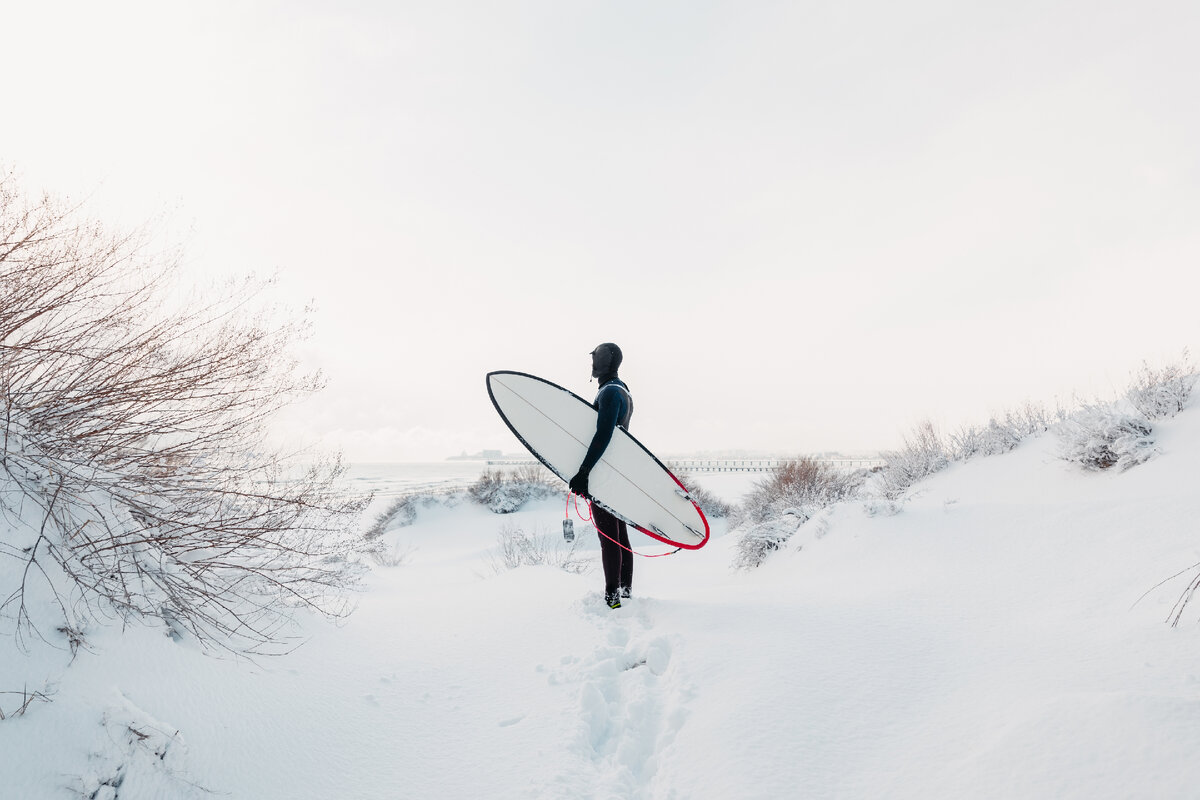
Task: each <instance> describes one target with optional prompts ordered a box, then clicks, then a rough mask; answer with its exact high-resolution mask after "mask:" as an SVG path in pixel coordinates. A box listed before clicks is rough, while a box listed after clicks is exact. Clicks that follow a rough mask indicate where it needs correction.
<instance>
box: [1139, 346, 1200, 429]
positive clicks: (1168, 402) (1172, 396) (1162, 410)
mask: <svg viewBox="0 0 1200 800" xmlns="http://www.w3.org/2000/svg"><path fill="white" fill-rule="evenodd" d="M1197 377H1200V375H1198V374H1197V371H1196V366H1195V365H1194V364H1193V363H1192V360H1191V355H1190V354H1189V353H1188V351H1187V350H1186V349H1185V350H1184V351H1183V356H1182V357H1181V358H1180V360H1179V361H1177V362H1175V363H1173V364H1167V365H1165V366H1163V367H1159V368H1156V367H1152V366H1150V364H1149V363H1146V362H1143V363H1142V367H1141V369H1140V370H1138V372H1137V373H1136V374H1135V375H1134V377H1133V380H1132V381H1131V382H1130V384H1129V388H1128V389H1127V390H1126V391H1125V397H1126V399H1127V400H1128V401H1129V402H1130V403H1131V404H1132V405H1133V407H1134V408H1135V409H1136V410H1137V412H1138V413H1139V414H1141V415H1142V416H1143V417H1145V418H1146V419H1148V420H1157V419H1167V418H1169V417H1173V416H1175V415H1176V414H1178V413H1179V412H1180V411H1182V410H1183V408H1184V406H1186V405H1187V402H1188V400H1189V399H1190V398H1191V396H1192V388H1193V387H1194V386H1195V385H1196V379H1197Z"/></svg>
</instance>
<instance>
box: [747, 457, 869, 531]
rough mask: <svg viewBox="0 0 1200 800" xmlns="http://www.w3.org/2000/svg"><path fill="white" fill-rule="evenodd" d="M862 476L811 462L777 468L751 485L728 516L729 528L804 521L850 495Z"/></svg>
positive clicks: (795, 462)
mask: <svg viewBox="0 0 1200 800" xmlns="http://www.w3.org/2000/svg"><path fill="white" fill-rule="evenodd" d="M865 475H866V473H865V472H862V471H855V472H846V471H844V470H840V469H837V468H836V467H833V466H831V465H830V464H827V463H825V462H822V461H817V460H815V459H812V458H800V459H793V460H791V461H785V462H784V463H782V464H780V465H779V466H778V467H776V468H775V469H774V470H772V471H771V473H770V475H769V476H768V477H767V478H765V479H763V480H761V481H757V482H756V483H755V484H754V488H753V489H751V491H750V493H749V494H747V495H746V497H745V498H744V499H743V500H742V504H741V505H740V506H739V507H738V508H737V509H735V510H734V512H733V514H732V515H731V524H732V525H733V526H734V527H740V526H742V525H744V524H747V523H749V524H752V525H753V524H758V523H760V522H765V521H767V520H771V519H776V518H778V517H781V516H783V515H784V514H789V515H790V516H792V517H801V518H803V519H807V518H808V517H809V516H811V514H812V512H813V511H815V510H817V509H820V508H824V507H825V506H828V505H831V504H833V503H836V502H838V501H839V500H843V499H845V498H847V497H849V496H850V495H852V494H853V493H854V492H855V490H857V489H858V487H859V486H860V485H861V484H862V481H863V478H864V476H865Z"/></svg>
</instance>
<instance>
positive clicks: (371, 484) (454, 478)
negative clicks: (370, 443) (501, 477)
mask: <svg viewBox="0 0 1200 800" xmlns="http://www.w3.org/2000/svg"><path fill="white" fill-rule="evenodd" d="M487 468H488V467H487V462H486V461H459V460H455V461H429V462H422V463H418V462H396V463H365V464H351V465H350V467H349V468H348V469H347V470H346V474H345V475H344V476H342V481H343V483H345V484H346V488H347V489H348V491H349V492H350V493H351V494H355V495H365V494H370V493H372V492H374V494H375V496H376V497H377V498H384V497H396V496H397V495H401V494H407V493H408V492H418V491H430V490H435V491H436V490H449V489H462V488H464V487H467V486H469V485H471V484H472V483H474V482H475V481H476V480H477V479H478V478H479V476H480V475H481V474H483V472H484V471H485V470H486V469H487Z"/></svg>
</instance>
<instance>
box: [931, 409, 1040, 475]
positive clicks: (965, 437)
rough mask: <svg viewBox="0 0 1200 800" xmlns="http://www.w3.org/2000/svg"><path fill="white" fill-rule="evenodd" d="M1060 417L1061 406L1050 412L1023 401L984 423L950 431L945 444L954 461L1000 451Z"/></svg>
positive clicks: (1006, 449)
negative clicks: (1053, 412)
mask: <svg viewBox="0 0 1200 800" xmlns="http://www.w3.org/2000/svg"><path fill="white" fill-rule="evenodd" d="M1062 417H1063V412H1062V411H1061V410H1060V411H1059V412H1058V413H1057V414H1054V415H1052V414H1050V413H1049V412H1047V411H1046V409H1045V407H1044V406H1040V405H1035V404H1033V403H1026V404H1025V405H1024V406H1022V407H1021V408H1018V409H1015V410H1010V411H1007V412H1005V413H1004V414H1003V415H1001V416H995V417H992V418H991V419H990V420H988V423H987V425H984V426H977V425H971V426H968V427H965V428H962V429H961V430H959V431H958V432H957V433H954V434H951V435H950V437H949V441H948V443H947V445H946V448H947V451H948V453H949V456H950V458H952V459H954V460H955V461H966V460H968V459H971V458H974V457H975V456H995V455H1000V454H1002V453H1007V452H1008V451H1010V450H1012V449H1013V448H1015V447H1016V446H1017V445H1018V444H1020V443H1021V442H1022V441H1023V440H1025V439H1027V438H1029V437H1030V436H1036V435H1038V434H1040V433H1044V432H1046V431H1048V430H1050V428H1051V426H1053V425H1054V424H1055V423H1056V422H1059V421H1061V419H1062Z"/></svg>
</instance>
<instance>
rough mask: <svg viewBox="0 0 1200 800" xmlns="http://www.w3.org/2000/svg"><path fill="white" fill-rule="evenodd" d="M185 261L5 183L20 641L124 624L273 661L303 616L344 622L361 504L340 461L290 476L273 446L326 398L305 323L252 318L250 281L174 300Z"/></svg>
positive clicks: (0, 474) (5, 348)
mask: <svg viewBox="0 0 1200 800" xmlns="http://www.w3.org/2000/svg"><path fill="white" fill-rule="evenodd" d="M176 261H177V257H175V256H172V255H170V254H163V253H162V252H161V251H160V250H157V249H154V248H151V247H150V246H149V243H148V241H147V237H146V236H144V235H142V234H140V233H134V234H121V233H112V232H109V231H108V230H106V229H105V228H104V227H103V226H102V225H100V224H99V223H96V222H93V221H90V220H87V219H84V218H82V217H81V214H80V211H79V210H78V208H77V207H75V206H72V205H69V204H66V203H60V202H57V201H55V200H53V199H52V198H49V197H43V198H40V199H38V200H36V201H34V202H29V201H26V200H25V199H24V197H23V195H22V194H21V193H20V192H19V191H18V190H17V188H16V186H15V180H14V178H13V176H12V175H11V174H8V175H2V174H0V426H2V431H0V519H3V520H4V521H5V523H6V527H10V528H11V529H12V533H11V534H10V535H8V536H7V537H6V539H5V540H4V541H0V559H4V560H8V565H9V566H10V567H15V568H10V569H0V624H3V623H12V624H13V625H14V626H15V628H16V632H17V634H18V641H28V635H29V634H32V635H34V636H42V637H43V638H45V637H49V636H52V635H53V634H52V633H51V632H52V631H54V630H55V629H60V630H72V631H82V630H84V629H85V628H86V627H87V622H88V620H95V619H97V618H99V617H115V618H118V619H121V620H123V621H124V620H130V619H135V618H136V619H142V620H146V621H150V622H153V623H155V624H159V625H165V626H170V628H171V629H172V630H173V631H175V632H176V634H177V635H178V634H180V633H186V634H189V635H191V636H193V637H194V638H196V639H197V640H199V641H200V642H202V643H204V644H206V645H217V646H220V647H229V648H234V649H238V650H247V651H262V650H264V649H267V650H270V649H272V646H273V645H275V644H278V643H281V641H282V640H283V639H284V638H285V630H286V626H287V624H288V622H289V620H290V618H291V611H290V607H291V606H293V605H296V604H302V605H307V606H309V607H311V608H313V609H316V610H319V611H321V612H324V613H328V614H340V613H343V612H344V611H345V610H346V609H347V608H348V606H347V604H346V602H345V601H346V596H345V593H344V590H345V589H346V588H347V587H348V586H349V585H350V584H351V583H353V582H354V580H355V575H356V573H357V569H358V568H357V567H356V566H355V565H354V563H353V554H354V551H355V549H356V548H357V546H358V544H359V541H358V539H357V537H356V536H355V534H354V533H353V527H354V521H355V519H356V517H357V514H358V513H359V512H360V510H361V506H362V503H361V501H358V500H348V499H346V498H345V497H344V496H343V495H342V493H341V492H340V490H339V488H338V485H337V479H338V477H339V475H340V473H341V472H342V466H341V464H340V463H339V462H338V461H336V460H332V461H321V462H318V463H316V464H315V465H314V466H311V467H308V468H305V469H303V470H300V469H294V468H292V467H290V466H289V463H288V455H287V454H286V453H283V452H280V451H279V450H277V449H276V448H273V447H271V446H270V445H268V444H267V443H266V438H265V437H266V423H267V422H268V421H269V420H270V419H271V418H272V416H273V415H274V414H275V413H276V412H277V411H278V410H279V409H280V408H282V407H284V406H286V405H288V404H289V403H290V402H292V401H293V400H295V399H297V398H300V397H303V396H305V395H307V394H309V393H311V392H314V391H316V390H317V389H319V388H320V385H321V381H320V378H319V376H311V375H305V374H302V373H300V372H298V370H297V368H296V364H295V360H294V359H293V358H291V357H290V356H289V354H288V353H289V349H290V345H291V344H292V343H293V342H294V341H295V340H296V339H297V338H298V337H301V336H302V335H303V333H304V326H303V324H301V323H299V322H297V323H282V324H281V323H278V322H276V321H275V320H274V316H273V315H272V314H271V312H269V311H268V310H263V311H262V312H261V313H258V314H255V313H252V312H251V311H250V310H249V309H251V308H253V306H254V305H255V303H256V300H255V296H256V295H257V294H258V292H259V291H260V287H258V286H256V285H254V284H252V283H240V284H235V285H230V286H225V287H221V290H220V293H219V295H217V296H216V298H215V299H204V298H196V297H193V298H189V299H187V300H181V299H180V298H178V297H177V296H175V295H173V294H172V293H171V291H169V279H170V277H171V275H172V272H173V269H174V267H175V264H176ZM50 614H53V618H51V617H49V615H50Z"/></svg>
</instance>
